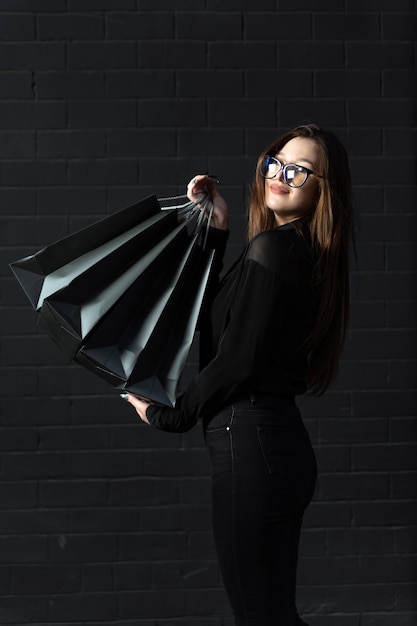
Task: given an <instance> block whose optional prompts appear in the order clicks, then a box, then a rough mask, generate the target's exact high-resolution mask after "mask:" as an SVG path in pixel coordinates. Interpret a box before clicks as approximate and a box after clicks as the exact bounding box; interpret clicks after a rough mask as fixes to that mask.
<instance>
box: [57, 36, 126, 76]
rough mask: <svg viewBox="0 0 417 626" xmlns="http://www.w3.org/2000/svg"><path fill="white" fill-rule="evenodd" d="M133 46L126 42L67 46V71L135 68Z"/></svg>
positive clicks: (76, 43) (75, 43)
mask: <svg viewBox="0 0 417 626" xmlns="http://www.w3.org/2000/svg"><path fill="white" fill-rule="evenodd" d="M135 64H136V49H135V44H133V43H126V42H123V43H121V42H113V41H106V42H97V43H91V42H85V43H78V42H73V43H69V44H68V69H70V70H93V69H95V70H97V69H106V70H110V69H128V68H133V67H135Z"/></svg>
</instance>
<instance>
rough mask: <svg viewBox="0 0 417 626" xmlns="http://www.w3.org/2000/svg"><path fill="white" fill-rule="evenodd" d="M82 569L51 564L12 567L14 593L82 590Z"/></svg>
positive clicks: (12, 589)
mask: <svg viewBox="0 0 417 626" xmlns="http://www.w3.org/2000/svg"><path fill="white" fill-rule="evenodd" d="M80 579H81V569H80V568H79V567H76V566H75V567H62V566H54V565H53V566H51V565H20V566H15V567H13V568H12V588H11V591H12V593H13V594H22V595H26V594H30V593H35V594H36V593H38V594H42V593H44V591H45V589H48V591H49V593H51V594H54V593H59V592H61V593H70V592H77V591H80V590H81V588H80Z"/></svg>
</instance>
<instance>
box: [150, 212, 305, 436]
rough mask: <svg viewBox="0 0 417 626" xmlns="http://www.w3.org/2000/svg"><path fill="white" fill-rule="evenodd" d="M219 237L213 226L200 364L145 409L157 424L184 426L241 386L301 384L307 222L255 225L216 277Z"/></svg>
mask: <svg viewBox="0 0 417 626" xmlns="http://www.w3.org/2000/svg"><path fill="white" fill-rule="evenodd" d="M226 238H227V233H225V231H216V232H215V239H216V244H215V247H216V250H217V251H216V254H217V259H216V262H215V272H214V276H213V278H212V282H211V284H210V287H209V290H208V294H207V299H206V304H205V307H204V309H203V312H202V316H201V324H200V326H201V330H200V344H201V363H200V365H201V367H202V369H201V371H200V373H199V374H198V375H197V376H195V377H194V378H193V380H192V381H191V384H190V385H189V387H188V388H187V390H186V391H185V393H184V394H183V395H182V396H180V397H179V398H178V400H177V403H176V406H175V408H174V409H171V408H168V407H160V406H156V405H151V406H150V407H148V409H147V412H146V415H147V418H148V420H149V422H150V423H151V424H152V425H153V426H155V427H157V428H159V429H161V430H167V431H171V432H183V431H185V430H188V429H189V428H191V427H192V426H193V425H194V424H195V423H196V421H197V419H198V418H199V417H210V415H214V414H215V413H216V412H217V411H218V410H219V409H220V408H221V407H222V406H224V405H226V404H228V403H230V402H231V401H232V400H233V398H237V397H239V396H241V395H242V394H243V393H245V394H246V395H247V396H248V394H249V392H253V393H255V392H258V393H259V392H261V393H267V394H290V395H293V394H301V393H304V392H305V391H306V387H307V374H308V349H307V346H306V342H307V339H308V337H309V335H310V333H311V330H312V326H313V322H314V318H315V314H316V308H317V302H316V296H315V292H314V289H313V285H312V269H313V253H312V247H311V240H310V236H309V228H308V223H307V222H306V221H305V220H297V221H295V222H290V223H288V224H285V225H283V226H280V227H278V228H275V229H273V230H269V231H265V232H262V233H260V234H259V235H257V236H256V237H254V238H253V239H252V240H251V241H250V242H249V244H248V246H247V248H246V250H245V251H244V253H243V254H242V256H241V257H240V258H239V259H238V260H237V262H236V263H235V264H234V265H233V266H232V268H231V269H230V270H229V272H228V273H227V274H226V275H225V276H224V278H223V279H222V280H220V281H219V280H218V274H217V272H218V270H219V268H220V267H221V258H222V256H223V251H224V247H225V243H226Z"/></svg>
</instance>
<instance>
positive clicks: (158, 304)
mask: <svg viewBox="0 0 417 626" xmlns="http://www.w3.org/2000/svg"><path fill="white" fill-rule="evenodd" d="M204 202H205V203H207V199H205V200H204ZM204 206H206V205H205V204H204V203H203V207H204ZM178 208H179V209H180V210H178ZM203 214H204V210H203V211H201V203H200V206H199V207H198V208H196V205H193V203H189V202H188V203H185V204H184V205H180V207H174V208H169V209H168V210H163V209H162V208H161V206H160V204H159V202H158V200H157V198H156V196H152V197H150V198H147V199H145V200H143V201H141V202H139V203H136V204H135V205H132V206H131V207H127V208H126V209H123V210H122V211H119V212H118V213H116V214H115V215H112V216H110V217H108V218H105V219H104V220H100V221H99V222H97V223H96V224H93V225H92V226H89V227H87V228H86V229H83V230H81V231H78V233H74V234H73V235H70V236H68V237H66V238H64V239H62V240H60V241H58V242H56V243H54V244H52V245H51V246H47V247H46V248H43V249H42V250H40V251H39V252H38V253H36V254H35V255H32V256H30V257H26V258H25V259H22V260H20V261H17V262H15V263H13V264H11V267H12V270H13V272H14V273H15V275H16V277H17V278H18V280H19V282H20V284H21V285H22V287H23V289H24V291H25V292H26V294H27V296H28V297H29V300H30V301H31V303H32V305H33V307H34V308H35V309H36V310H38V312H39V317H38V323H39V326H40V328H41V329H42V330H43V331H44V332H45V333H46V334H48V335H49V336H50V337H51V338H52V339H53V340H54V341H55V342H56V343H57V344H58V345H59V347H60V348H61V349H62V350H63V351H64V352H65V353H66V354H68V356H69V357H71V358H72V359H74V360H75V361H77V362H78V363H80V364H81V365H83V366H84V367H86V368H87V369H89V370H91V371H93V372H94V373H95V374H96V375H98V376H100V377H101V378H104V379H105V380H107V381H108V382H110V383H111V384H112V385H113V386H115V387H118V388H123V389H127V390H129V391H132V392H133V393H137V394H138V395H142V396H146V397H148V398H149V399H151V400H152V401H154V402H159V403H161V404H167V405H169V406H173V405H174V404H175V397H176V390H177V386H178V383H179V380H180V377H181V373H182V370H183V367H184V364H185V361H186V357H187V355H188V352H189V349H190V347H191V343H192V339H193V336H194V333H195V328H196V324H197V319H198V313H199V310H200V307H201V302H202V298H203V295H204V291H205V287H206V284H207V281H208V277H209V272H210V267H211V263H212V258H213V253H212V252H208V251H205V250H204V249H203V246H202V245H201V238H202V233H201V228H202V224H203V221H202V215H203Z"/></svg>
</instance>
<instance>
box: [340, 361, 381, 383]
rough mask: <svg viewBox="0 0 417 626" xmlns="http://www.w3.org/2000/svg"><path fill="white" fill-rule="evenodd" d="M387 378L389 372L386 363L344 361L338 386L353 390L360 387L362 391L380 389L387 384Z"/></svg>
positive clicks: (341, 365)
mask: <svg viewBox="0 0 417 626" xmlns="http://www.w3.org/2000/svg"><path fill="white" fill-rule="evenodd" d="M387 378H388V370H387V366H386V364H385V363H384V362H378V361H377V360H372V361H368V362H364V361H363V360H361V361H354V360H349V361H342V362H341V364H340V368H339V375H338V386H339V388H340V389H352V387H355V388H356V387H358V386H360V387H361V388H362V389H379V388H380V387H381V386H384V385H385V384H386V381H387Z"/></svg>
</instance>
